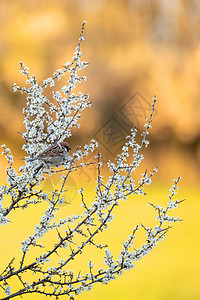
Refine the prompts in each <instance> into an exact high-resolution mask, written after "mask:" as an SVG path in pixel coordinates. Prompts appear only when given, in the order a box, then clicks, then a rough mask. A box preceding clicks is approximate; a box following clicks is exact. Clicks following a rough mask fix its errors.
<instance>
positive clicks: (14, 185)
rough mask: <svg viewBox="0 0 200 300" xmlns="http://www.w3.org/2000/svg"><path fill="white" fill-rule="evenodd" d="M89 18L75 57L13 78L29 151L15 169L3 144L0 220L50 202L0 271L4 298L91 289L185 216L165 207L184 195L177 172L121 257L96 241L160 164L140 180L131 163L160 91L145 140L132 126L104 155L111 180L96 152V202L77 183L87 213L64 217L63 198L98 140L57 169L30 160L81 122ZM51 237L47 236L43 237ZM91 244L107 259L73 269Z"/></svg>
mask: <svg viewBox="0 0 200 300" xmlns="http://www.w3.org/2000/svg"><path fill="white" fill-rule="evenodd" d="M85 24H86V22H83V25H82V30H81V34H80V38H79V43H78V47H77V48H76V51H75V53H74V56H73V60H72V62H68V63H66V64H65V65H64V67H63V68H61V69H58V70H57V71H56V72H55V73H54V74H53V76H52V77H49V78H47V79H45V80H44V81H43V84H42V85H40V84H39V83H38V82H37V80H36V78H35V77H34V76H30V74H29V71H28V68H27V67H26V66H25V65H24V64H23V63H21V72H22V74H23V75H25V76H26V84H27V85H28V87H25V88H20V87H18V86H17V85H16V84H14V86H13V89H14V91H21V92H22V93H23V94H24V93H25V94H26V95H27V106H26V108H25V109H24V115H25V118H24V124H25V132H23V133H21V134H22V137H23V138H24V139H25V143H24V145H23V149H24V150H25V151H26V152H27V155H28V156H27V157H26V158H25V160H24V165H23V166H21V167H20V168H19V171H18V172H16V171H15V169H14V167H13V156H12V154H11V152H10V149H9V148H7V147H6V146H5V145H2V148H3V155H4V156H5V157H6V159H7V162H8V167H7V168H6V172H7V184H5V185H2V186H0V224H1V225H4V224H7V223H8V222H9V219H8V216H9V217H10V218H12V214H11V212H15V213H16V212H17V211H18V210H19V209H20V208H21V209H25V208H27V207H28V206H30V205H31V204H35V205H36V204H40V203H41V202H43V203H44V202H45V203H44V205H45V210H44V212H43V214H42V215H41V218H40V221H39V223H38V224H36V225H35V230H34V233H33V234H30V235H29V236H28V237H27V238H26V239H25V240H24V241H22V242H21V244H22V247H21V259H18V261H20V263H19V264H15V259H14V258H13V259H12V260H11V261H10V263H8V265H7V267H6V268H5V270H3V271H1V272H0V274H1V276H0V282H1V283H0V286H1V287H2V290H3V292H4V293H5V294H6V297H5V295H3V296H2V297H1V299H2V300H7V299H10V298H14V297H17V296H21V297H22V296H23V295H24V294H27V293H33V292H34V293H40V294H42V295H44V296H52V297H54V298H55V299H58V298H60V297H61V296H63V295H67V296H68V297H69V299H74V296H75V295H79V294H80V293H82V292H83V291H85V290H87V291H90V290H91V288H92V287H93V286H94V284H96V283H99V282H100V283H103V284H107V283H109V282H110V281H111V280H114V279H116V276H117V275H122V274H123V271H124V270H130V269H132V268H134V264H135V262H136V261H138V260H140V259H141V258H142V257H143V256H145V255H147V254H148V253H149V252H150V251H151V250H152V249H153V248H155V247H156V245H157V243H158V242H159V241H161V240H162V239H163V238H165V236H166V233H167V231H168V230H169V229H170V228H171V227H169V225H168V226H165V225H164V224H165V223H166V222H168V223H172V222H173V223H174V222H178V221H180V219H179V218H178V217H174V216H169V215H168V212H169V211H171V210H173V209H174V208H176V207H177V206H178V205H179V204H180V203H181V202H182V201H183V200H176V201H173V200H172V198H173V197H174V195H175V194H176V190H177V189H178V186H177V185H178V182H179V180H180V178H178V179H177V180H174V185H173V186H172V189H171V194H170V195H169V202H168V205H167V207H166V208H164V207H161V206H158V205H154V204H150V205H151V206H152V207H153V208H154V209H155V211H156V213H157V217H156V220H157V225H156V226H155V227H154V228H150V227H147V226H144V225H141V226H136V227H135V228H134V229H133V232H132V233H131V234H130V235H129V236H128V238H127V239H126V240H125V241H124V243H123V244H122V250H121V251H120V253H119V256H118V257H117V258H116V259H115V258H114V256H113V255H112V253H111V252H110V251H109V249H108V245H107V244H102V243H99V242H98V236H99V234H100V233H102V232H103V231H104V230H106V229H107V228H109V224H110V222H111V221H112V220H113V218H114V211H115V208H116V207H118V206H119V205H120V204H121V200H127V199H128V197H129V196H130V195H134V194H137V195H146V193H145V191H144V188H145V185H149V184H151V180H152V176H153V175H154V173H155V172H157V168H155V169H154V170H153V171H152V172H147V170H146V171H145V172H144V173H143V174H142V175H141V178H140V180H139V181H138V182H137V181H136V180H135V179H134V178H133V173H134V171H135V170H136V169H137V168H138V166H139V165H140V163H141V162H142V160H143V155H142V153H141V151H142V148H143V147H147V145H148V141H147V135H148V133H149V129H150V128H151V125H150V124H151V122H152V116H153V113H154V110H155V108H154V106H155V103H156V97H154V98H153V104H152V112H151V115H150V117H149V119H147V123H146V124H145V131H144V133H143V134H142V138H141V142H140V143H137V142H136V133H137V130H136V129H135V128H133V129H132V130H131V133H130V135H129V136H127V139H126V142H125V144H124V146H123V147H122V150H121V153H120V154H118V155H117V157H116V159H115V160H114V161H111V160H109V161H108V162H107V169H108V171H109V172H110V174H109V177H108V179H107V181H106V179H105V178H104V176H103V174H102V167H103V163H102V155H101V154H100V153H98V155H97V156H96V157H95V160H96V167H97V178H96V189H95V198H94V201H93V202H92V203H91V201H88V199H87V197H86V195H87V193H85V189H84V188H81V189H80V190H79V196H80V199H81V202H82V203H81V207H82V210H83V213H80V214H72V215H71V216H65V217H64V218H63V216H62V217H61V216H60V215H59V213H60V207H59V205H60V204H63V203H64V193H65V187H66V186H65V185H66V182H67V180H68V178H69V175H70V174H71V173H72V172H75V171H76V170H78V169H79V168H83V167H87V166H88V165H89V164H91V163H92V164H94V162H91V163H84V162H82V160H83V159H84V158H85V157H86V156H88V155H89V154H90V153H91V152H93V151H94V150H95V149H96V147H97V146H98V144H97V142H96V141H95V140H91V141H90V143H89V144H85V145H84V146H83V147H82V148H81V147H77V148H76V150H75V151H74V153H73V155H72V157H69V160H68V161H67V162H64V163H63V166H62V169H57V168H56V170H55V169H54V170H53V169H52V167H51V166H50V165H48V164H45V163H44V164H43V163H40V162H39V161H34V162H33V161H31V159H32V158H34V157H35V156H37V155H38V154H39V153H40V152H41V151H43V150H45V149H46V147H47V146H48V145H49V144H54V143H57V142H62V141H64V140H65V138H68V137H70V136H71V135H72V129H73V128H74V127H77V126H79V124H78V121H79V118H80V117H81V112H82V111H83V110H84V109H85V108H87V107H90V102H89V100H88V95H83V94H82V93H78V94H75V93H73V91H74V89H75V88H76V86H77V84H78V83H80V82H81V81H82V80H86V77H85V76H82V77H80V76H79V75H78V71H79V70H81V69H83V68H84V67H86V66H87V63H86V62H82V61H81V57H82V53H81V51H80V50H81V48H80V46H81V42H82V41H83V40H84V39H83V30H84V26H85ZM66 73H68V74H69V79H68V81H67V84H65V85H64V86H63V87H62V88H61V90H59V91H53V93H52V99H51V100H50V99H48V98H47V96H46V95H45V94H44V90H45V89H46V88H52V87H54V86H55V85H56V81H57V80H60V79H61V78H63V77H64V76H65V74H66ZM58 172H59V173H60V174H61V179H62V180H61V187H60V188H59V189H54V190H52V191H51V192H47V191H46V190H43V189H42V188H41V183H42V182H43V180H44V179H45V177H48V176H53V174H54V173H58ZM85 194H86V195H85ZM5 199H6V201H7V202H6V203H8V202H9V201H10V202H9V205H8V206H4V205H3V204H4V203H3V202H4V200H5ZM88 203H90V204H88ZM42 207H43V206H42ZM140 228H141V229H142V230H145V232H146V240H145V241H144V243H143V244H142V245H141V246H140V247H139V248H138V249H137V248H134V249H133V245H134V239H135V237H136V233H137V231H138V230H139V229H140ZM48 234H52V235H51V236H53V238H50V239H48V237H49V235H48ZM47 240H48V243H45V241H47ZM89 245H90V246H91V247H93V249H95V251H93V253H94V254H95V256H97V255H98V253H97V252H100V254H103V255H102V256H103V257H104V259H102V265H101V267H100V268H99V269H97V268H96V264H95V263H94V261H95V258H94V260H93V259H92V258H91V257H89V259H88V272H86V273H84V271H83V270H82V268H81V266H80V272H78V273H76V272H75V271H73V269H72V270H71V269H70V268H71V267H72V268H73V265H74V264H75V265H76V264H77V260H76V259H77V258H78V256H79V255H81V254H82V253H86V254H87V251H88V247H87V246H89ZM33 253H34V255H33ZM15 256H18V254H15ZM59 257H60V258H59ZM79 263H80V260H79ZM75 269H77V265H76V267H75ZM27 276H29V281H27ZM13 277H14V278H18V280H19V282H20V288H19V289H18V284H15V285H13V280H12V279H13ZM11 287H12V292H11Z"/></svg>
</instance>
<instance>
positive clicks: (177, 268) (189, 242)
mask: <svg viewBox="0 0 200 300" xmlns="http://www.w3.org/2000/svg"><path fill="white" fill-rule="evenodd" d="M83 20H86V21H87V23H88V24H87V26H86V29H85V33H84V37H85V39H86V41H84V43H83V45H82V51H83V59H84V60H86V61H88V62H89V67H88V68H87V69H86V70H84V75H87V77H88V81H87V82H86V83H84V84H83V85H82V86H81V87H80V90H81V91H84V92H89V94H90V100H91V101H92V103H93V106H92V109H91V110H90V111H86V112H85V113H84V116H83V118H82V121H81V129H80V130H79V131H75V132H74V135H73V137H72V138H71V139H70V145H72V148H75V147H76V146H77V145H78V144H83V143H84V142H85V141H88V140H89V139H90V138H93V137H95V138H96V139H97V140H98V141H99V143H100V149H101V151H102V152H103V153H104V156H105V157H106V158H107V157H111V158H112V157H113V156H114V154H116V153H117V152H118V150H119V147H120V145H121V144H120V142H121V141H123V137H124V135H125V134H126V133H127V132H128V130H129V129H130V128H131V126H133V124H136V127H137V128H138V131H139V132H140V131H141V130H142V128H143V124H144V123H145V119H146V117H147V116H148V115H149V112H150V105H151V99H152V98H153V96H154V95H155V94H156V95H157V98H158V101H157V105H156V113H155V117H154V121H153V128H152V130H151V136H150V146H149V148H148V150H147V151H146V150H145V163H144V164H143V167H142V168H143V169H141V170H142V171H144V170H145V168H148V169H149V170H151V169H152V168H153V167H155V166H156V165H158V166H159V173H158V174H157V175H156V176H155V178H154V184H153V185H152V186H151V187H149V188H148V191H147V192H148V194H149V197H150V198H149V199H150V200H151V201H154V202H155V203H156V202H159V201H160V200H162V199H164V198H165V199H167V195H168V192H167V189H168V188H169V187H170V185H171V180H172V179H174V178H177V177H178V176H180V175H181V176H182V178H183V179H182V182H181V183H180V197H182V198H186V200H187V201H186V202H184V204H182V206H181V208H180V209H179V210H178V212H177V213H178V215H179V216H180V217H181V218H182V219H183V220H184V222H182V223H180V224H176V226H175V228H174V229H172V231H171V232H170V233H169V237H168V239H166V240H165V241H164V242H163V243H162V244H161V245H159V246H158V247H157V249H155V250H154V251H153V252H152V253H151V254H150V255H149V256H148V257H146V258H144V259H143V260H142V261H141V262H139V263H138V264H137V266H136V268H135V269H134V270H132V271H130V272H128V273H126V274H125V275H124V276H123V277H122V278H118V279H117V280H116V281H115V282H112V283H111V284H109V285H108V286H96V287H95V288H94V289H93V290H92V291H91V292H89V293H83V294H82V295H81V296H80V297H79V299H81V300H84V299H88V300H91V299H102V298H103V299H138V300H143V299H154V300H157V299H181V300H183V299H194V300H195V299H200V288H199V286H200V279H199V267H200V262H199V251H200V242H199V226H200V218H199V212H200V204H199V195H200V187H199V181H200V172H199V167H200V2H199V1H198V0H174V1H165V0H160V1H154V0H143V1H141V0H110V1H108V0H107V1H106V0H95V1H93V0H79V1H78V0H74V1H70V0H57V1H54V0H40V1H35V0H28V1H27V0H10V1H9V2H8V1H6V0H1V1H0V34H1V39H0V142H1V144H3V143H5V144H6V145H7V146H8V147H10V148H11V150H12V153H13V154H14V155H15V161H16V167H18V166H19V164H20V163H21V159H22V158H23V155H24V153H23V152H22V151H21V146H22V143H23V141H22V140H21V137H20V135H19V134H18V133H17V132H18V131H23V123H22V122H23V115H22V108H23V106H24V105H25V97H24V96H23V95H21V94H20V93H13V92H12V88H11V87H12V84H13V83H14V82H16V83H17V85H21V86H23V85H24V83H25V79H24V78H23V76H22V75H21V74H20V72H19V61H23V62H24V63H25V64H26V65H27V66H28V67H29V68H30V72H31V74H34V75H35V76H36V78H38V80H40V81H42V80H43V79H44V78H46V77H50V76H51V75H52V74H53V72H54V71H55V70H56V69H58V68H60V66H62V65H63V64H64V63H65V62H66V61H69V60H71V57H72V56H73V51H74V49H75V47H76V45H77V41H78V36H79V32H80V28H81V24H82V21H83ZM49 95H50V94H49ZM110 130H111V131H110ZM112 130H113V131H112ZM105 132H107V133H108V134H107V135H106V136H105V135H104V133H105ZM110 132H114V136H111V135H110ZM111 146H113V148H112V147H111ZM0 162H1V170H2V172H1V174H0V179H1V181H2V182H3V181H4V180H5V174H4V172H3V170H4V169H5V166H6V162H5V160H4V159H3V158H2V157H1V160H0ZM92 172H93V171H91V174H92ZM88 174H89V173H87V172H86V173H84V172H83V173H82V174H79V175H80V177H79V179H78V181H76V180H77V179H74V178H73V179H71V183H70V184H69V185H71V187H72V188H73V189H74V190H76V188H78V187H79V185H80V184H82V183H84V184H85V185H86V187H87V185H88V187H90V188H91V187H93V188H94V182H93V183H92V181H91V178H92V177H93V176H92V175H91V174H89V175H88ZM54 184H55V182H54ZM50 185H51V184H50ZM140 201H143V200H140ZM140 201H139V200H137V199H136V200H135V202H134V200H132V202H131V203H126V204H123V207H122V211H121V215H120V214H119V215H118V217H119V219H120V224H119V222H116V224H115V226H116V227H112V228H111V230H110V232H108V233H106V234H107V237H108V238H109V239H110V238H111V237H112V245H111V247H112V248H113V251H115V249H118V247H119V244H120V243H121V242H122V241H123V238H124V239H125V237H126V235H128V234H129V233H130V231H128V230H129V229H130V228H132V227H133V226H134V225H135V224H136V222H137V221H136V220H137V216H138V215H141V217H142V216H144V215H146V217H147V219H148V218H149V213H150V211H149V210H145V208H144V207H143V204H141V202H140ZM145 201H146V200H145ZM78 206H79V202H78V200H77V201H73V206H72V207H73V209H75V210H76V207H78ZM71 209H72V208H70V209H69V210H68V211H67V213H68V212H69V211H70V210H71ZM21 216H23V214H22V215H21ZM24 222H26V226H24V224H23V222H21V225H20V224H19V227H18V229H17V227H15V230H16V232H18V233H19V232H22V235H24V236H27V235H28V234H30V232H27V230H28V229H29V230H30V231H32V230H33V224H31V220H29V219H26V221H24ZM27 223H28V224H27ZM9 226H10V227H9ZM9 226H7V227H9V228H7V230H10V231H9V235H8V234H7V233H6V231H3V233H2V234H3V236H4V240H3V239H2V238H1V242H0V243H1V244H2V245H4V247H1V250H0V251H1V252H2V253H1V254H2V255H1V257H4V256H3V252H4V250H5V245H7V247H8V248H9V250H8V252H6V255H7V256H9V255H11V256H12V255H14V253H13V251H14V250H15V248H16V249H19V240H17V238H18V235H17V234H16V232H13V230H12V229H13V228H12V227H11V226H12V225H10V224H9ZM25 227H26V228H25ZM119 232H120V233H121V235H120V234H119ZM120 237H121V238H120ZM15 238H16V240H15ZM24 299H43V297H42V296H37V295H34V297H33V296H26V297H24Z"/></svg>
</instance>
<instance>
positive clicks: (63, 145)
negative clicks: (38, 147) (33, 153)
mask: <svg viewBox="0 0 200 300" xmlns="http://www.w3.org/2000/svg"><path fill="white" fill-rule="evenodd" d="M70 150H71V147H70V146H69V144H68V143H67V142H58V143H55V144H53V145H51V146H49V147H48V148H47V149H45V150H44V151H43V152H41V153H40V154H39V155H38V156H37V157H35V158H32V159H30V160H29V161H30V162H32V161H35V160H38V161H42V162H45V163H46V164H51V165H52V166H58V165H62V164H63V163H64V162H66V160H67V156H68V154H69V151H70Z"/></svg>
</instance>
